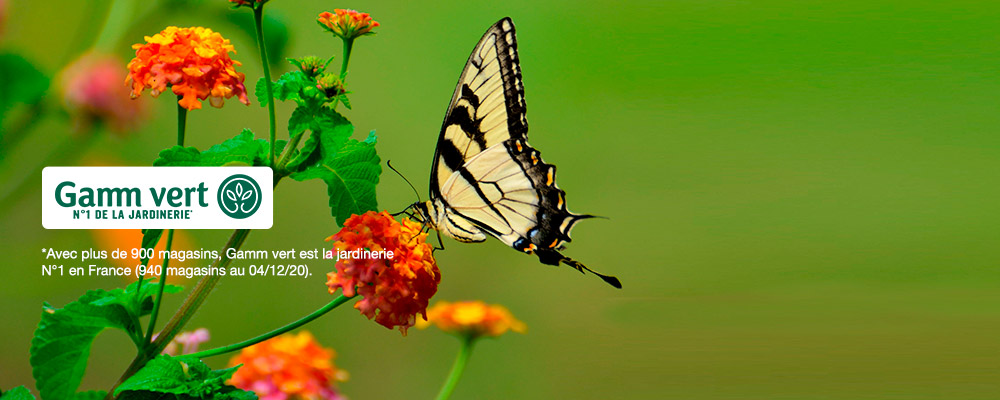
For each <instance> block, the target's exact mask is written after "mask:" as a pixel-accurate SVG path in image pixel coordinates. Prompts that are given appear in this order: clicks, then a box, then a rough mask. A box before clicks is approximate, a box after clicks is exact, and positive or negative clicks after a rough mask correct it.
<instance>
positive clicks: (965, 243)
mask: <svg viewBox="0 0 1000 400" xmlns="http://www.w3.org/2000/svg"><path fill="white" fill-rule="evenodd" d="M195 3H198V4H196V6H195V7H196V8H194V9H185V10H181V11H180V12H175V13H155V14H154V15H151V16H150V17H149V19H148V20H145V21H144V22H143V25H141V26H139V27H138V28H136V29H134V30H132V31H130V32H129V33H128V35H127V37H125V38H124V39H122V41H121V43H120V44H119V45H118V47H117V48H119V49H120V52H119V53H120V55H121V56H123V57H127V56H129V51H130V49H129V47H128V46H129V45H130V44H131V43H135V42H139V41H141V40H142V35H144V34H146V35H149V34H153V33H155V32H158V31H159V30H160V29H162V28H163V27H164V26H166V25H181V26H185V25H204V26H208V27H212V28H213V29H215V30H217V31H219V32H221V33H222V34H223V35H225V36H226V37H228V38H231V39H232V41H233V43H234V44H235V46H236V48H237V50H238V52H239V53H238V55H237V56H236V58H237V59H238V60H241V61H243V63H244V66H243V67H242V68H241V69H240V70H241V71H243V72H245V73H246V74H247V82H248V87H252V86H251V85H252V82H255V81H256V79H257V78H258V77H260V76H261V68H260V65H259V61H258V60H257V59H256V49H255V47H254V44H253V41H252V39H251V37H250V36H248V35H246V34H244V33H241V31H240V30H239V29H237V28H235V27H234V26H233V25H231V24H229V23H228V22H226V20H225V18H222V17H220V15H223V13H222V11H221V10H223V9H224V4H222V3H225V2H223V1H222V0H218V1H204V2H195ZM143 7H152V6H151V5H146V6H143ZM106 8H107V4H106V3H104V2H98V1H56V2H28V1H17V0H14V1H13V2H12V4H11V5H10V10H9V16H8V22H7V26H6V28H5V30H6V32H5V33H4V34H3V37H2V44H3V47H4V48H5V49H7V50H16V51H20V52H22V53H24V54H26V55H27V56H28V58H29V59H31V60H32V61H34V62H36V63H38V64H39V65H41V66H42V68H43V70H44V71H46V72H49V73H53V72H55V71H58V70H59V69H60V68H61V66H62V65H64V64H65V63H66V62H67V61H68V60H69V59H71V58H72V57H73V56H74V52H78V51H80V50H81V49H82V48H83V47H86V46H87V45H88V44H89V43H90V41H92V40H93V35H95V34H96V32H97V31H98V30H99V28H100V26H99V25H100V24H99V23H98V22H95V21H100V20H102V19H103V13H104V10H106ZM333 8H357V9H360V10H362V11H365V12H370V13H371V14H372V15H373V17H374V18H375V19H376V20H377V21H379V22H380V23H381V24H382V26H381V27H380V28H379V31H378V32H379V33H378V35H377V36H374V37H366V38H364V39H360V40H359V41H358V43H357V44H356V46H355V52H354V54H353V56H352V59H351V75H350V79H349V81H350V89H351V90H353V91H354V92H355V93H354V94H353V96H352V98H351V100H352V101H351V102H352V105H353V107H354V110H351V111H346V112H345V113H346V115H347V116H348V118H350V119H351V120H352V122H353V123H354V124H355V126H356V128H357V131H358V135H359V136H360V135H361V134H363V133H365V132H367V131H368V130H371V129H376V130H377V132H378V135H379V145H378V150H379V154H380V155H381V156H382V159H383V160H387V159H389V160H392V161H393V165H394V166H396V167H397V168H399V169H400V170H401V171H403V173H405V174H406V175H407V176H408V177H409V178H410V179H411V180H414V181H415V183H416V184H417V186H418V188H419V189H420V191H421V195H422V196H426V195H425V189H426V186H425V185H426V177H427V174H428V172H429V167H430V163H431V156H432V154H433V151H434V144H435V140H436V135H437V133H438V131H439V127H440V123H441V120H442V117H443V113H444V111H445V107H446V105H447V102H448V99H449V97H450V95H451V93H452V90H453V88H454V87H453V85H454V83H455V81H456V79H457V77H458V74H459V72H460V71H461V67H462V63H463V62H464V61H465V59H466V58H467V57H468V53H469V51H470V50H471V48H472V46H473V45H474V44H475V42H476V40H477V39H478V38H479V36H480V35H481V34H482V32H483V31H484V30H485V29H486V28H487V27H488V26H489V25H490V24H491V23H493V22H495V21H496V20H497V19H499V18H500V17H503V16H511V17H512V18H513V20H514V21H515V23H516V24H517V29H518V39H519V43H520V46H519V49H520V57H521V61H522V69H523V72H524V82H525V87H526V94H527V102H528V108H529V113H528V118H529V119H530V121H531V133H530V135H531V143H532V145H534V146H535V147H537V148H539V149H540V150H541V151H542V153H543V155H544V157H545V159H546V161H548V162H551V163H554V164H557V165H558V166H559V184H560V186H561V187H562V188H563V189H565V190H566V191H567V192H568V201H569V203H570V205H571V207H572V208H573V210H575V211H577V212H587V213H593V214H598V215H604V216H608V217H609V218H610V219H608V220H591V221H587V222H586V223H583V224H581V225H580V226H578V227H577V229H576V230H575V233H576V235H575V240H574V241H573V243H572V244H571V245H570V246H569V249H568V251H567V254H568V255H570V256H572V257H573V258H575V259H578V260H582V261H584V262H586V263H587V264H588V265H589V266H591V267H593V268H595V269H597V270H599V271H603V272H606V273H609V274H613V275H617V276H618V277H620V278H621V280H622V282H623V284H624V286H625V288H624V289H623V290H620V291H618V290H614V289H612V288H610V287H608V286H606V285H605V284H603V283H602V282H601V281H600V280H598V279H595V278H593V277H584V276H581V275H580V274H578V273H576V272H574V271H572V270H571V269H569V268H565V267H561V268H554V267H550V266H544V265H540V264H539V263H538V262H536V260H535V259H534V257H527V256H525V255H523V254H519V253H517V252H515V251H512V250H510V249H508V248H505V247H504V246H503V245H502V244H500V243H499V242H497V241H495V240H490V241H488V242H487V243H484V244H478V245H462V244H458V243H456V242H454V241H446V242H445V244H446V246H447V250H446V251H444V252H440V253H438V262H439V264H440V267H441V269H442V273H443V280H442V283H441V286H440V290H439V292H438V294H437V296H436V299H437V300H451V301H453V300H462V299H482V300H484V301H487V302H492V303H500V304H504V305H506V306H507V307H509V308H510V309H511V311H512V312H513V313H514V314H515V315H516V316H517V317H519V318H520V319H521V320H523V321H525V322H526V323H527V324H528V326H529V331H528V333H527V334H525V335H518V334H507V335H505V336H503V337H501V338H499V339H498V340H487V341H484V342H482V343H480V345H479V346H478V347H477V348H476V350H475V354H474V355H473V358H472V360H471V362H470V364H469V367H468V369H467V371H466V375H465V377H464V380H463V381H462V382H461V383H460V385H459V387H458V389H457V391H456V393H455V395H454V398H463V399H472V398H475V399H511V398H524V399H529V398H531V399H551V398H587V399H604V398H612V399H617V398H630V399H645V398H684V399H734V398H747V399H860V398H871V399H890V398H897V399H945V398H947V399H996V398H1000V338H998V332H997V331H998V329H1000V268H998V267H1000V251H998V247H1000V246H998V244H1000V235H998V229H997V227H998V226H1000V212H998V211H1000V210H998V207H997V199H998V195H1000V185H998V183H1000V179H998V177H1000V135H998V127H1000V68H998V66H1000V51H998V50H1000V30H997V21H1000V4H997V3H990V2H982V1H949V2H938V1H754V2H748V1H647V2H630V3H621V2H612V1H601V2H588V3H580V2H570V1H547V0H531V1H521V0H514V1H504V2H495V1H493V2H469V1H442V2H435V3H433V4H432V5H431V4H418V3H417V2H407V1H389V2H387V1H372V2H364V3H350V2H347V3H337V2H330V1H286V0H274V1H271V2H270V3H269V5H268V10H269V11H268V12H269V13H271V12H273V13H275V14H276V15H280V17H282V18H283V19H284V20H285V21H287V22H288V24H289V25H288V30H289V35H290V38H291V39H290V40H291V41H290V43H289V47H288V51H287V52H286V54H287V55H295V56H299V55H307V54H317V55H333V54H336V55H338V57H339V55H340V51H341V50H340V43H339V41H337V40H333V39H331V38H330V37H329V35H328V34H325V33H323V32H322V31H321V30H320V29H319V28H318V27H317V26H316V24H315V22H314V20H315V16H316V14H317V13H319V12H321V11H332V9H333ZM144 9H145V8H140V10H139V11H141V10H144ZM94 10H96V11H94ZM240 12H242V13H247V14H249V11H246V10H242V11H240ZM95 15H96V20H95V19H94V18H95V17H94V16H95ZM88 35H89V36H88ZM74 46H75V47H74ZM81 46H82V47H81ZM334 65H339V61H335V62H334ZM334 69H335V68H334ZM287 70H288V66H287V65H281V64H279V66H278V67H277V68H276V70H275V71H276V72H277V73H280V72H284V71H287ZM124 71H125V69H124V65H123V67H122V75H123V77H124ZM0 79H13V78H12V77H2V78H0ZM123 90H125V89H124V88H123ZM167 97H168V96H164V97H162V98H160V99H157V100H156V101H153V102H151V103H153V104H154V109H155V110H154V111H155V112H154V117H153V119H152V120H151V121H150V122H149V123H148V124H146V125H144V127H143V129H141V130H140V131H138V132H135V133H133V134H131V135H129V136H128V137H127V138H124V139H122V138H114V137H110V136H109V135H102V136H101V137H100V138H98V139H97V142H96V143H95V144H94V145H93V146H92V147H90V148H88V149H86V150H82V151H83V152H84V153H85V156H84V158H89V159H114V158H117V159H119V160H121V162H123V163H125V164H128V165H148V164H149V163H150V162H151V160H152V159H153V158H155V156H156V153H157V151H158V150H159V149H160V148H163V147H166V146H167V145H169V144H172V143H173V140H174V136H173V134H174V133H173V132H174V129H175V128H174V114H173V107H174V106H173V104H172V101H170V100H168V98H167ZM253 100H255V99H253ZM254 102H255V103H256V101H254ZM291 110H292V108H291V106H290V105H288V104H279V107H278V113H279V121H284V120H285V119H286V118H287V117H288V115H289V114H290V113H291ZM188 121H189V123H188V124H189V125H188V143H189V145H193V146H197V147H199V148H202V149H204V148H206V147H208V146H210V145H212V144H214V143H218V142H220V141H221V140H223V139H225V138H228V137H231V136H233V135H234V134H236V133H237V132H239V130H240V129H242V128H244V127H249V128H252V129H253V130H254V131H255V132H257V135H258V137H265V136H266V129H267V128H266V127H267V121H266V112H264V111H263V109H261V108H259V107H258V105H257V104H253V105H252V106H251V107H245V106H242V105H240V104H238V103H236V102H233V101H227V103H226V106H225V107H224V108H223V109H221V110H216V109H212V108H209V107H206V109H203V110H198V111H194V112H192V113H190V117H189V120H188ZM282 126H283V123H282V122H279V132H280V133H279V135H280V134H281V133H283V132H284V131H283V130H282V129H281V128H280V127H282ZM31 135H32V136H31V137H30V138H28V139H27V140H25V142H24V143H22V144H21V147H19V148H18V149H17V151H16V154H15V155H13V156H11V157H9V158H8V159H6V160H4V161H3V164H2V167H0V168H2V170H0V176H3V177H4V179H5V181H4V182H9V181H10V179H12V178H11V177H16V176H20V175H21V174H23V173H26V171H28V170H30V168H32V167H33V166H34V165H36V164H37V163H38V162H39V161H38V160H39V159H40V158H41V157H43V156H44V155H45V154H47V152H49V151H51V150H52V149H53V148H55V147H56V146H57V145H58V143H61V142H63V141H65V140H66V138H67V137H69V136H70V123H69V122H67V121H66V120H65V119H61V118H50V119H47V120H45V121H43V122H42V123H41V124H40V125H38V126H37V127H36V128H35V129H34V130H33V131H32V133H31ZM74 162H75V161H74ZM70 164H72V162H71V163H70ZM289 183H290V184H288V185H284V184H283V185H281V186H279V188H278V190H277V191H276V200H275V204H276V209H275V220H276V222H275V225H274V228H272V229H271V230H267V231H255V232H253V233H252V234H251V236H250V238H249V240H248V242H247V248H260V249H285V248H292V247H294V248H316V247H325V246H326V245H327V244H326V243H325V242H323V239H324V238H325V237H327V236H329V235H331V234H333V233H334V232H336V231H337V229H338V227H337V226H336V224H335V222H334V220H333V219H332V218H331V217H330V216H329V209H328V207H327V206H326V196H325V187H324V186H323V184H322V183H320V182H316V181H312V182H308V183H306V184H291V182H289ZM34 186H35V189H34V190H32V191H29V192H28V193H27V194H26V197H24V198H22V199H21V200H19V201H17V202H15V203H13V204H10V205H8V206H7V208H5V209H3V210H2V218H0V232H4V243H5V244H4V247H3V248H4V251H3V255H4V259H3V264H4V267H3V271H4V272H3V273H2V274H3V275H2V278H3V279H2V283H0V284H2V290H0V307H2V308H0V309H2V315H3V319H4V328H3V329H0V387H4V388H9V387H12V386H15V385H20V384H29V385H30V384H31V383H32V381H33V380H32V378H31V373H30V367H29V364H28V346H29V341H30V338H31V334H32V331H33V329H34V325H35V324H36V323H37V321H38V318H39V313H40V305H41V303H42V302H43V301H49V302H51V303H53V304H55V305H63V304H65V303H67V302H69V301H72V300H74V299H76V298H77V297H78V296H79V295H80V294H82V293H83V292H84V291H85V290H86V289H87V288H90V287H104V288H110V287H116V286H120V285H122V284H123V283H124V282H122V281H120V280H117V279H97V278H70V277H63V278H59V277H50V278H42V277H41V276H40V274H39V270H38V265H39V264H40V263H42V262H43V261H44V260H43V259H42V258H41V257H40V256H39V253H38V249H39V248H41V247H50V246H57V247H62V248H85V247H90V246H92V245H93V243H94V241H93V240H94V239H93V237H92V235H91V233H89V232H86V231H59V230H53V231H47V230H44V229H42V228H41V226H40V221H39V214H40V202H39V201H38V198H37V197H38V195H39V188H40V183H39V182H34ZM412 201H414V199H413V195H412V193H411V192H410V189H409V188H408V187H407V186H406V185H405V184H404V183H403V182H402V180H400V179H399V178H398V177H397V176H395V175H394V174H392V173H391V172H389V171H388V170H386V172H385V173H383V175H382V183H381V184H380V186H379V204H380V206H381V207H382V208H385V209H388V210H391V211H398V210H400V209H402V208H403V207H405V206H406V205H407V204H409V203H411V202H412ZM189 233H190V234H191V235H192V236H193V241H194V243H195V247H205V248H207V249H215V248H218V247H219V246H220V245H221V244H222V243H223V241H224V240H225V238H226V237H227V236H228V234H229V232H227V231H189ZM310 266H311V269H312V271H313V274H314V276H313V278H312V279H310V280H303V279H291V278H288V279H283V278H251V277H246V278H231V279H230V278H227V279H223V281H222V283H221V284H220V286H219V287H218V289H216V291H215V293H214V294H213V295H212V297H211V298H210V299H209V301H208V302H207V304H206V305H205V306H204V307H203V308H202V310H201V311H200V312H199V313H198V314H197V316H196V317H195V318H194V320H193V321H192V322H191V324H190V325H189V326H190V327H192V328H193V327H198V326H206V327H209V328H210V329H211V331H212V341H211V342H209V345H213V346H214V345H222V344H228V343H231V342H234V341H237V340H240V339H244V338H247V337H250V336H252V335H255V334H257V333H259V332H262V331H264V330H268V329H271V328H274V327H276V326H279V325H282V324H284V323H286V322H288V321H291V320H294V319H296V318H298V317H299V316H301V315H304V314H306V313H308V312H309V311H311V310H313V309H315V308H317V307H319V306H320V305H322V304H325V303H326V302H327V301H329V300H330V299H331V297H330V295H329V294H327V293H326V288H325V286H324V279H323V277H322V276H320V275H321V274H322V273H324V272H325V271H328V270H330V269H331V268H332V266H331V265H328V264H325V263H318V262H317V263H312V264H311V265H310ZM192 284H193V283H189V284H188V286H191V285H192ZM182 299H183V296H182V295H181V296H173V297H171V298H169V300H168V301H167V302H166V303H165V310H166V311H165V312H167V313H172V312H173V310H174V309H175V308H176V307H177V305H179V303H180V301H181V300H182ZM307 328H308V329H309V330H311V331H312V332H314V334H315V335H316V336H317V338H318V339H319V341H320V342H321V343H323V344H324V345H326V346H329V347H333V348H335V349H336V351H337V353H338V357H337V359H336V363H337V364H338V365H339V366H340V367H342V368H344V369H346V370H348V371H349V372H350V374H351V378H350V380H349V381H348V382H346V383H344V384H342V385H341V389H342V391H343V392H344V393H345V394H346V395H348V396H349V397H351V398H352V399H387V398H388V399H392V398H414V399H427V398H432V397H433V395H434V394H435V393H436V392H437V390H438V388H439V387H440V384H441V383H442V382H443V380H444V377H445V375H446V373H447V371H448V369H449V367H450V365H451V362H452V360H453V358H454V356H455V353H456V351H457V349H458V341H457V340H455V339H453V338H451V337H449V336H447V335H444V334H442V333H440V332H437V331H434V330H427V331H419V330H412V331H411V333H410V335H409V336H407V337H401V336H400V335H399V333H398V332H395V331H389V330H386V329H384V328H382V327H381V326H378V325H377V324H375V323H374V322H370V321H367V320H366V319H364V318H363V317H361V316H359V315H358V313H357V311H355V310H351V309H346V308H345V309H342V310H337V311H335V312H333V313H331V314H329V315H327V316H325V317H323V318H322V319H320V320H318V321H316V322H314V323H312V324H310V325H308V326H307ZM123 349H127V350H123ZM133 355H134V353H133V350H132V346H131V345H130V344H128V339H127V338H126V337H125V335H123V334H119V333H117V332H113V333H108V334H105V335H103V336H100V337H99V338H98V340H97V343H96V345H95V347H94V351H93V355H92V357H91V361H90V364H89V366H88V370H87V376H86V378H85V379H84V384H83V388H87V389H106V388H107V387H108V386H109V385H110V383H112V382H113V381H114V380H115V379H116V378H117V377H118V376H119V375H120V373H121V371H122V370H123V369H124V368H125V367H126V365H127V364H128V362H129V361H130V360H131V358H132V356H133ZM226 361H227V359H226V357H221V358H219V357H217V358H213V359H210V360H209V362H210V364H211V365H213V366H222V365H224V364H225V362H226Z"/></svg>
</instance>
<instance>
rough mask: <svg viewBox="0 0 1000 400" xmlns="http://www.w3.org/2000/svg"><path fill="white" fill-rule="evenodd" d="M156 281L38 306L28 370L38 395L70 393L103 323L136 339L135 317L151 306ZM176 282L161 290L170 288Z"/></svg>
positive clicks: (139, 333)
mask: <svg viewBox="0 0 1000 400" xmlns="http://www.w3.org/2000/svg"><path fill="white" fill-rule="evenodd" d="M159 286H160V285H159V284H155V283H148V282H147V283H145V284H143V285H142V287H141V289H138V282H136V283H133V284H131V285H129V286H128V287H127V288H125V289H121V288H118V289H113V290H110V291H109V290H103V289H96V290H91V291H88V292H87V293H86V294H84V295H83V296H81V297H80V298H79V299H78V300H76V301H73V302H70V303H69V304H67V305H66V306H65V307H63V308H55V307H53V306H51V305H49V304H48V303H45V304H44V305H43V312H42V318H41V321H40V322H39V323H38V328H36V329H35V336H34V337H33V338H32V339H31V358H30V363H31V367H32V371H31V374H32V375H33V376H34V377H35V383H36V385H37V387H38V392H39V394H40V395H41V397H42V398H43V399H69V398H72V396H73V394H74V392H76V388H77V387H78V386H79V385H80V380H81V379H82V378H83V373H84V370H85V369H86V366H87V358H88V357H89V356H90V345H91V343H92V342H93V341H94V338H95V337H97V334H98V333H100V332H101V331H103V330H104V329H105V328H116V329H121V330H124V331H125V332H126V333H128V334H129V336H130V337H131V338H132V340H133V342H135V343H136V346H137V347H138V345H139V344H140V343H142V329H141V327H140V326H139V317H141V316H143V315H146V314H149V313H150V311H151V310H152V309H153V294H154V293H156V292H157V291H158V290H159ZM180 289H181V288H180V287H179V286H173V285H167V287H165V288H164V291H165V292H167V293H176V292H179V291H180Z"/></svg>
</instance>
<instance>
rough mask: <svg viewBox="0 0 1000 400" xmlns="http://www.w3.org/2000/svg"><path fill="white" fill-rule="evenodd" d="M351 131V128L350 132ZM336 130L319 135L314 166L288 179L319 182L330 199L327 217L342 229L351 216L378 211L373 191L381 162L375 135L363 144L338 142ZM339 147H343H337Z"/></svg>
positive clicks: (372, 134)
mask: <svg viewBox="0 0 1000 400" xmlns="http://www.w3.org/2000/svg"><path fill="white" fill-rule="evenodd" d="M351 129H353V127H352V128H351ZM339 134H340V132H339V130H334V131H329V132H328V131H321V132H320V138H319V146H318V149H317V151H315V152H314V153H313V157H312V158H315V162H313V163H308V164H304V169H303V170H302V171H300V172H296V173H293V174H292V175H290V176H291V177H292V179H295V180H297V181H305V180H309V179H322V180H323V181H324V182H326V186H327V195H329V197H330V203H329V204H330V213H331V214H332V215H333V216H334V217H336V218H337V223H338V224H341V225H343V223H344V221H345V220H347V218H349V217H350V216H351V215H352V214H361V213H364V212H366V211H373V210H377V209H378V201H377V199H376V197H375V187H376V185H377V184H378V180H379V175H380V174H381V173H382V165H381V160H380V159H379V157H378V154H377V153H376V152H375V142H376V137H375V132H374V131H373V132H371V133H370V134H369V135H368V138H367V139H365V140H364V141H357V140H354V139H350V140H348V141H347V142H346V143H343V142H340V141H339V139H338V135H339ZM341 143H343V144H341Z"/></svg>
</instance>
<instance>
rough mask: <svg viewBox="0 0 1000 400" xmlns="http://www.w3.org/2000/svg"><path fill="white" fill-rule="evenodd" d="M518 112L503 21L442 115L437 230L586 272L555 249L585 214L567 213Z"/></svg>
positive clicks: (434, 186) (511, 35)
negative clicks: (492, 240) (489, 239)
mask: <svg viewBox="0 0 1000 400" xmlns="http://www.w3.org/2000/svg"><path fill="white" fill-rule="evenodd" d="M525 112H526V107H525V102H524V84H523V83H522V81H521V67H520V65H519V62H518V56H517V39H516V36H515V32H514V23H513V22H511V20H510V18H504V19H501V20H500V21H498V22H497V23H495V24H493V26H491V27H490V29H488V30H487V31H486V33H485V34H484V35H483V37H482V38H481V39H480V40H479V43H478V44H477V45H476V47H475V49H474V50H473V51H472V55H470V56H469V60H468V61H467V62H466V65H465V69H464V70H463V71H462V75H461V77H460V78H459V81H458V85H457V87H456V88H455V92H454V94H453V95H452V100H451V103H450V104H449V107H448V112H447V113H446V114H445V120H444V124H443V126H442V127H441V135H440V136H439V137H438V143H437V151H436V153H435V157H434V165H433V166H432V168H431V179H430V181H431V182H430V191H431V203H432V206H433V208H434V209H435V210H436V214H437V215H438V217H437V218H436V220H437V221H438V223H437V226H438V229H439V230H441V231H443V232H444V233H446V234H448V235H449V236H452V237H455V238H456V239H458V240H460V241H480V240H481V238H482V237H484V235H483V232H485V233H488V234H490V235H492V236H494V237H496V238H498V239H500V240H501V241H502V242H504V243H505V244H507V245H508V246H510V247H512V248H514V249H517V250H520V251H523V252H526V253H529V254H536V255H537V256H538V257H539V260H540V261H541V262H543V263H545V264H551V265H558V264H559V263H560V262H561V263H564V264H567V265H570V266H573V267H574V268H576V269H578V270H580V271H583V270H585V269H586V270H588V271H589V269H587V268H586V267H585V266H583V264H580V263H579V262H576V261H574V260H571V259H570V258H568V257H565V256H563V255H562V254H560V253H559V250H560V248H561V247H562V245H563V243H565V242H569V241H570V240H571V238H570V231H571V230H572V229H573V226H574V225H575V224H576V223H577V222H579V221H580V220H582V219H585V218H590V217H592V216H590V215H583V214H574V213H572V212H570V211H569V209H568V208H566V198H565V197H566V193H565V192H564V191H562V190H561V189H559V187H558V186H557V185H556V181H555V171H556V167H555V166H554V165H551V164H547V163H545V162H543V161H542V159H541V154H540V153H539V152H538V151H537V150H535V149H534V148H532V147H531V146H530V145H529V144H528V121H527V119H526V118H525ZM475 239H479V240H475ZM591 272H593V271H591ZM597 275H599V276H601V277H602V278H604V279H605V281H607V282H608V283H610V284H612V285H614V286H616V287H620V286H621V284H620V283H618V280H617V279H615V278H613V277H607V276H604V275H600V274H597Z"/></svg>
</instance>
